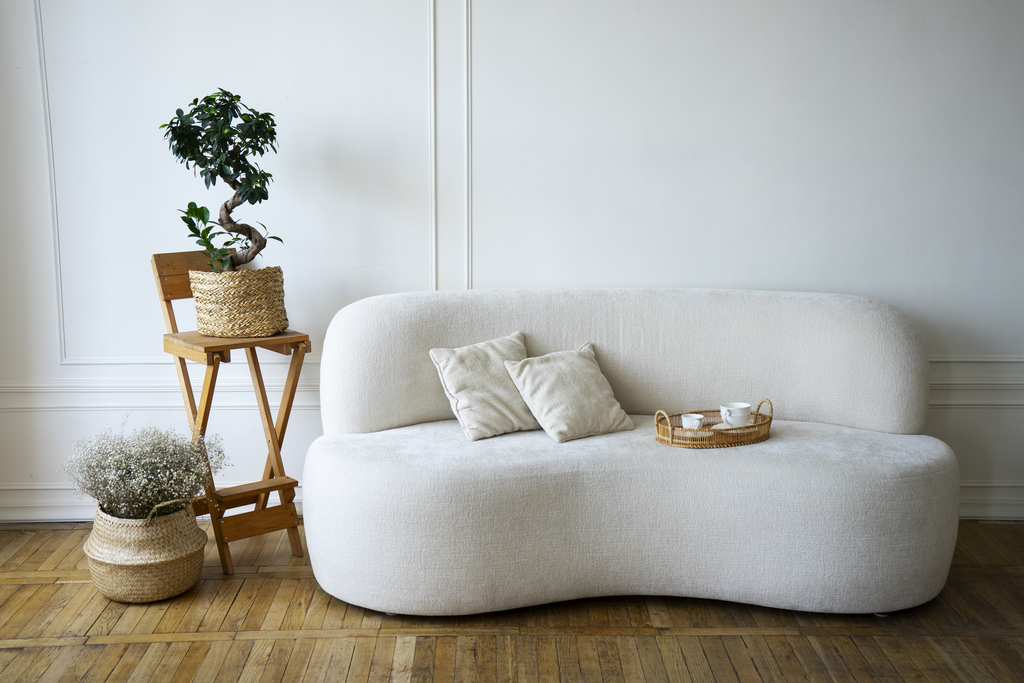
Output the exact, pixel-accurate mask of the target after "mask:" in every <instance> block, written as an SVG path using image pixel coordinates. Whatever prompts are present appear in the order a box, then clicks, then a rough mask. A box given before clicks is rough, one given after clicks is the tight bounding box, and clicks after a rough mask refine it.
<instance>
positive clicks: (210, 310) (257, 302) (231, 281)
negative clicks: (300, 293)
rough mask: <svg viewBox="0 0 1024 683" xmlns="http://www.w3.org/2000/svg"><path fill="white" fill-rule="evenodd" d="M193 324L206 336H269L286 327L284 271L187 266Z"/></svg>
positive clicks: (272, 268) (275, 268)
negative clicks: (192, 305)
mask: <svg viewBox="0 0 1024 683" xmlns="http://www.w3.org/2000/svg"><path fill="white" fill-rule="evenodd" d="M188 277H189V283H190V284H191V286H192V296H193V298H194V299H195V306H196V328H197V329H198V330H199V331H200V332H201V333H202V334H205V335H207V336H208V337H269V336H271V335H274V334H277V333H278V332H280V331H281V330H283V329H285V328H287V327H288V315H287V313H285V310H284V275H283V274H282V272H281V268H280V267H278V266H271V267H269V268H260V269H258V270H234V271H229V272H212V271H201V270H190V271H189V272H188Z"/></svg>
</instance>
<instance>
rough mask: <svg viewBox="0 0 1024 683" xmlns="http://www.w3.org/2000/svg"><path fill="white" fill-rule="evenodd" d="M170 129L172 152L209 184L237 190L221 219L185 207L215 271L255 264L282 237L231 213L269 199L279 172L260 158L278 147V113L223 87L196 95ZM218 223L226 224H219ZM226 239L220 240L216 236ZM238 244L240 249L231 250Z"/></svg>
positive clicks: (189, 223) (194, 206)
mask: <svg viewBox="0 0 1024 683" xmlns="http://www.w3.org/2000/svg"><path fill="white" fill-rule="evenodd" d="M160 128H161V129H166V132H165V133H164V139H165V140H167V141H168V146H169V147H170V150H171V154H173V155H174V156H175V157H176V158H177V159H178V161H180V162H181V163H183V164H185V168H191V169H193V170H194V172H196V173H197V174H198V175H199V176H201V177H202V178H203V181H204V182H205V183H206V187H207V189H209V188H210V187H213V186H215V185H216V184H217V180H218V179H220V180H222V181H223V182H224V183H225V184H226V185H228V186H229V187H230V188H231V189H232V190H234V194H232V195H231V197H230V198H229V199H228V200H227V201H225V202H224V203H223V204H222V205H221V207H220V211H219V214H218V217H217V218H218V220H216V221H210V211H209V210H208V209H207V208H206V207H205V206H198V205H197V204H196V203H195V202H190V203H189V205H188V209H186V210H180V209H179V211H181V213H182V214H183V215H182V217H181V220H182V221H184V223H185V224H186V225H187V226H188V229H189V234H190V235H191V236H192V237H193V238H194V239H195V241H196V243H197V244H199V246H201V247H202V248H203V249H204V250H205V251H206V253H207V255H208V256H209V257H210V270H214V271H217V270H220V271H232V270H235V269H236V268H237V267H238V266H240V265H242V264H244V263H249V262H250V261H252V260H253V259H254V258H256V255H257V254H259V253H260V251H262V250H263V248H264V247H265V246H266V244H267V240H268V239H272V240H277V241H278V242H282V241H283V240H281V238H280V237H275V236H274V235H269V234H267V229H266V226H264V225H263V224H262V223H258V222H257V225H259V226H260V227H261V228H262V230H260V229H257V228H254V227H253V226H251V225H248V224H246V223H238V222H236V221H235V220H234V219H233V218H232V215H231V212H232V211H234V210H235V209H236V208H238V207H239V206H241V205H242V204H243V203H249V204H258V203H260V202H262V201H263V200H265V199H267V198H268V196H269V193H268V191H267V186H268V185H269V184H270V181H271V180H272V179H273V176H272V175H271V174H270V173H268V172H267V171H264V170H263V169H262V168H260V167H259V165H258V164H257V163H256V162H255V159H256V158H257V157H262V156H263V155H264V154H266V153H267V152H268V151H273V152H275V153H276V152H277V147H276V146H275V145H276V141H277V130H276V124H275V122H274V115H273V114H271V113H269V112H259V111H256V110H255V109H252V108H251V107H248V106H246V105H245V104H243V103H242V102H241V98H240V97H239V96H238V95H234V94H232V93H230V92H228V91H227V90H224V89H219V90H218V91H217V92H215V93H213V94H211V95H207V96H206V97H204V98H202V99H199V98H196V99H194V100H192V103H191V105H190V108H189V110H188V111H184V110H182V109H178V110H177V111H176V112H175V116H174V118H172V119H171V120H170V121H169V122H168V123H165V124H163V125H162V126H160ZM214 226H218V227H219V228H220V229H217V227H214ZM223 238H226V239H224V240H223V242H221V243H220V244H219V245H218V244H217V243H216V240H221V239H223ZM235 246H237V247H238V253H236V254H229V253H228V249H229V248H231V247H235Z"/></svg>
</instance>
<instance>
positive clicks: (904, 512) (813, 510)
mask: <svg viewBox="0 0 1024 683" xmlns="http://www.w3.org/2000/svg"><path fill="white" fill-rule="evenodd" d="M632 417H633V419H634V420H635V421H636V425H637V428H636V429H635V430H634V431H624V432H617V433H614V434H606V435H604V436H593V437H590V438H587V439H577V440H575V441H569V442H567V443H563V444H556V443H554V442H553V441H551V439H549V438H548V437H547V436H545V435H544V434H543V433H541V432H539V431H533V432H516V433H514V434H506V435H504V436H499V437H495V438H493V439H486V440H483V441H478V442H475V443H470V442H469V441H467V440H466V439H465V437H464V436H463V435H462V432H461V431H460V429H459V426H458V423H457V422H456V421H455V420H446V421H443V422H432V423H426V424H420V425H414V426H411V427H405V428H402V429H396V430H392V431H387V432H381V433H377V434H336V435H330V436H325V437H322V438H321V439H319V440H317V441H316V442H315V443H314V444H313V446H312V448H311V449H310V451H309V454H308V455H307V456H306V469H305V476H304V479H303V482H302V485H303V516H304V520H305V526H306V539H307V543H308V547H309V555H310V560H311V562H312V564H313V571H314V573H315V574H316V578H317V581H318V582H319V583H320V586H321V587H323V589H324V590H325V591H327V592H328V593H330V594H331V595H334V596H337V597H338V598H340V599H342V600H344V601H346V602H350V603H353V604H356V605H361V606H363V607H369V608H372V609H376V610H380V611H387V612H397V613H399V614H468V613H474V612H485V611H492V610H502V609H510V608H513V607H520V606H523V605H534V604H541V603H546V602H552V601H557V600H572V599H576V598H582V597H587V596H598V595H682V596H690V597H698V598H714V599H719V600H733V601H739V602H746V603H753V604H758V605H767V606H769V607H779V608H785V609H798V610H809V611H817V612H852V613H857V612H862V613H871V612H890V611H894V610H898V609H903V608H906V607H911V606H913V605H918V604H920V603H922V602H925V601H927V600H929V599H931V598H932V597H934V596H935V595H936V594H937V593H938V592H939V591H940V590H941V589H942V586H943V584H944V583H945V580H946V574H947V570H948V569H949V565H950V561H951V558H952V555H953V547H954V544H955V542H956V534H957V516H958V500H959V487H958V473H957V464H956V458H955V457H954V455H953V453H952V451H951V450H950V449H949V447H948V446H946V445H945V444H944V443H942V442H941V441H938V440H937V439H934V438H932V437H928V436H906V435H892V434H884V433H881V432H873V431H866V430H857V429H851V428H848V427H837V426H835V425H827V424H820V423H809V422H782V421H776V422H774V423H773V424H772V435H771V438H770V439H768V440H767V441H764V442H762V443H760V444H755V445H752V446H744V447H742V448H730V449H716V450H683V449H678V448H672V447H670V446H664V445H662V444H659V443H657V442H656V441H655V440H654V426H653V418H652V417H650V416H639V415H634V416H632Z"/></svg>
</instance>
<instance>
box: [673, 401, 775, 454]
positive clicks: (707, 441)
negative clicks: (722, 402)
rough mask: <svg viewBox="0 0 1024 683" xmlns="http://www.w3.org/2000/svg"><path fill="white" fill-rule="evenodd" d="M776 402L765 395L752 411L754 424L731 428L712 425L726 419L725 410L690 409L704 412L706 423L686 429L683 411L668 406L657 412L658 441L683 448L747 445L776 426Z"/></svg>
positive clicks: (751, 422) (765, 435) (766, 435)
mask: <svg viewBox="0 0 1024 683" xmlns="http://www.w3.org/2000/svg"><path fill="white" fill-rule="evenodd" d="M765 403H767V404H768V414H767V415H765V414H764V413H762V412H761V406H762V405H764V404H765ZM773 412H774V409H773V408H772V402H771V401H769V400H768V399H766V398H765V399H761V402H760V403H758V404H757V408H756V409H755V410H754V412H753V413H751V414H750V424H749V425H746V426H744V427H729V428H728V429H712V427H714V426H715V425H716V424H721V423H722V414H721V411H719V410H690V411H687V413H697V414H699V415H703V416H704V426H702V427H701V428H700V429H684V428H683V426H682V424H683V423H682V418H681V416H682V415H685V414H686V413H676V414H674V415H669V414H668V413H666V412H665V411H664V410H659V411H658V412H656V413H655V414H654V430H655V438H656V439H657V440H658V443H663V444H665V445H666V446H677V447H679V448H729V447H730V446H746V445H748V444H752V443H758V442H759V441H764V440H765V439H767V438H768V430H769V429H770V428H771V426H772V413H773Z"/></svg>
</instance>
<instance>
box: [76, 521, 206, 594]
mask: <svg viewBox="0 0 1024 683" xmlns="http://www.w3.org/2000/svg"><path fill="white" fill-rule="evenodd" d="M205 547H206V533H205V532H204V531H203V530H202V529H200V528H199V525H198V524H196V516H195V513H194V512H193V511H192V506H191V505H187V506H185V509H184V510H180V511H178V512H175V513H173V514H170V515H164V516H163V517H153V518H152V519H151V520H148V521H147V520H145V519H119V518H117V517H111V516H110V515H108V514H107V513H105V512H103V511H102V510H100V509H99V508H96V518H95V521H94V522H93V527H92V532H91V533H90V534H89V537H88V538H86V540H85V554H86V556H87V557H88V558H89V573H90V574H92V582H93V584H94V585H95V586H96V590H98V591H99V592H100V593H102V594H103V595H105V596H106V597H108V598H110V599H111V600H116V601H117V602H154V601H156V600H164V599H166V598H171V597H174V596H175V595H179V594H180V593H184V592H185V591H187V590H188V589H189V588H191V587H192V586H194V585H195V584H196V581H198V580H199V573H200V572H201V571H202V569H203V550H204V548H205Z"/></svg>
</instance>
